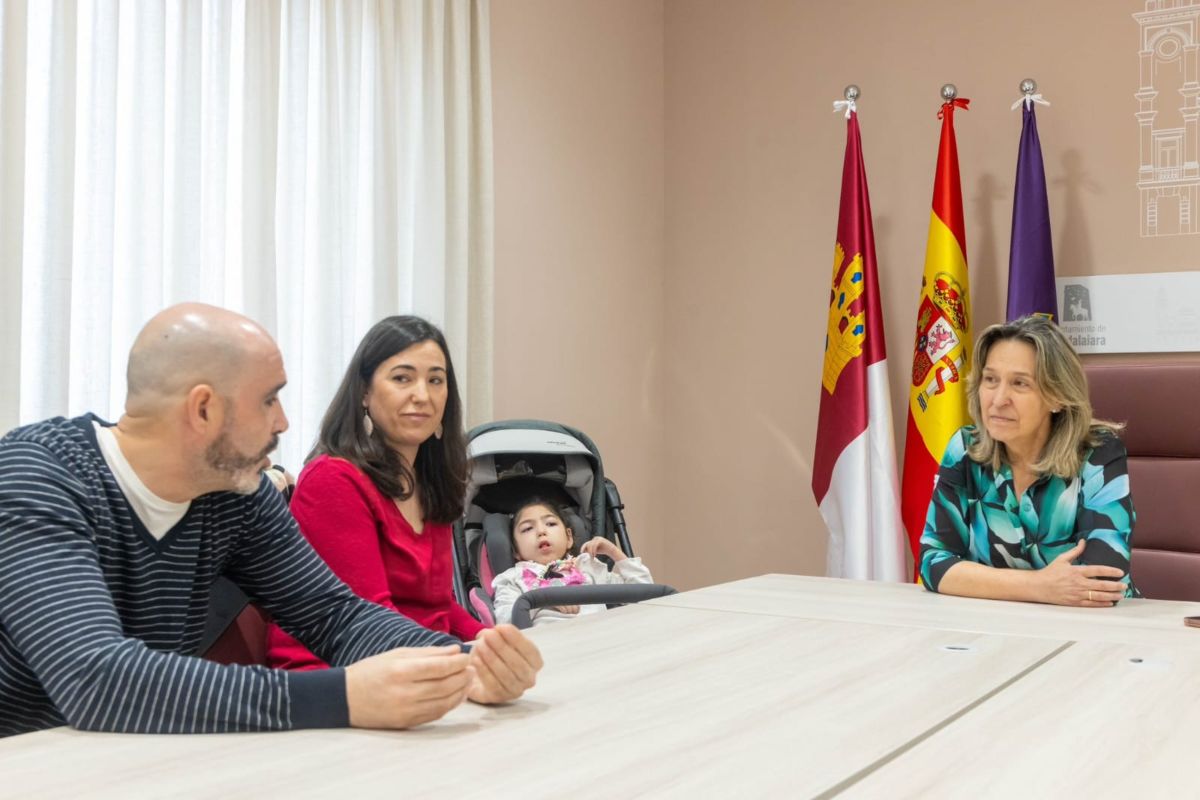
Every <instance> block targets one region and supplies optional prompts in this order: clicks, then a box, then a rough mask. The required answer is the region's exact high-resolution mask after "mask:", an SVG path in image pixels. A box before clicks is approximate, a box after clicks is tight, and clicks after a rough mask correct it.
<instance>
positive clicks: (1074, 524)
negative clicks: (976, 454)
mask: <svg viewBox="0 0 1200 800" xmlns="http://www.w3.org/2000/svg"><path fill="white" fill-rule="evenodd" d="M974 436H975V428H974V427H972V426H967V427H965V428H960V429H959V430H958V432H957V433H955V434H954V436H953V437H951V439H950V443H949V444H948V445H946V453H945V455H944V456H942V465H941V468H940V469H939V470H938V475H937V482H936V483H935V484H934V488H933V497H932V499H931V500H930V502H929V513H928V515H927V516H926V517H925V531H924V532H923V533H922V535H921V563H920V574H921V581H922V582H923V583H924V584H925V588H927V589H929V590H930V591H933V592H936V591H937V590H938V584H939V583H940V582H941V580H942V576H943V575H945V574H946V570H948V569H950V568H951V567H953V566H954V565H955V564H957V563H958V562H960V561H964V560H965V561H973V562H975V563H977V564H985V565H987V566H990V567H1011V568H1014V569H1041V568H1042V567H1044V566H1046V565H1047V564H1049V563H1050V562H1051V561H1053V560H1054V559H1055V557H1056V556H1058V555H1060V554H1062V553H1064V552H1066V551H1068V550H1070V549H1071V548H1072V547H1074V546H1075V544H1076V543H1077V542H1078V541H1079V540H1080V539H1085V540H1087V544H1086V545H1085V546H1084V551H1083V557H1082V558H1080V559H1079V560H1078V562H1076V563H1079V564H1102V565H1105V566H1112V567H1117V568H1118V569H1120V570H1121V571H1122V572H1123V573H1125V577H1124V578H1122V580H1123V581H1125V582H1128V584H1129V588H1128V589H1127V590H1126V592H1125V596H1126V597H1136V596H1138V593H1137V590H1136V589H1135V588H1134V586H1133V582H1132V581H1131V580H1130V579H1129V553H1130V551H1129V548H1130V544H1129V542H1130V535H1131V534H1132V532H1133V524H1134V520H1135V519H1136V516H1137V515H1136V514H1135V513H1134V510H1133V499H1132V498H1131V497H1130V494H1129V474H1128V471H1127V469H1126V463H1125V462H1126V457H1125V445H1124V444H1122V443H1121V440H1120V439H1118V438H1117V437H1115V436H1106V437H1105V438H1104V441H1102V442H1101V443H1100V444H1099V445H1098V446H1097V447H1096V448H1095V449H1093V450H1092V451H1091V452H1090V453H1088V454H1087V456H1086V457H1085V458H1084V460H1083V464H1082V466H1081V468H1080V474H1079V475H1078V476H1077V477H1075V478H1073V479H1071V480H1070V481H1066V480H1063V479H1062V478H1059V477H1056V476H1043V477H1041V478H1039V479H1038V480H1037V481H1035V482H1034V483H1033V485H1032V486H1030V487H1029V488H1028V489H1026V490H1025V494H1024V495H1023V496H1022V497H1021V498H1020V499H1017V493H1016V489H1015V488H1014V486H1013V477H1012V469H1011V468H1010V467H1009V466H1008V465H1007V464H1005V465H1003V466H1002V467H1001V469H1000V471H999V473H996V472H995V471H993V470H992V467H991V465H990V464H976V463H975V462H974V461H972V460H971V458H970V457H969V456H968V455H967V447H968V445H969V444H970V442H971V441H973V439H974Z"/></svg>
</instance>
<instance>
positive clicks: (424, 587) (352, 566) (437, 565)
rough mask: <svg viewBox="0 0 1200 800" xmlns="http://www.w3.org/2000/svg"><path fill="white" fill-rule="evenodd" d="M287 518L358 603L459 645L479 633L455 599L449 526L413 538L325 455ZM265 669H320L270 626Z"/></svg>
mask: <svg viewBox="0 0 1200 800" xmlns="http://www.w3.org/2000/svg"><path fill="white" fill-rule="evenodd" d="M292 514H293V515H295V517H296V521H297V522H299V523H300V530H301V531H302V532H303V533H304V536H305V538H307V539H308V541H309V542H310V543H311V544H312V546H313V548H314V549H315V550H316V551H317V553H318V554H319V555H320V556H321V558H323V559H325V562H326V563H327V564H329V566H330V568H331V569H332V570H333V571H334V573H335V574H337V576H338V577H339V578H341V579H342V580H343V581H345V582H346V583H347V584H348V585H349V586H350V588H351V589H353V590H354V592H355V594H357V595H358V596H359V597H363V598H365V599H367V600H370V601H371V602H372V603H377V604H379V605H381V606H385V607H387V608H391V609H394V610H396V611H399V612H400V613H401V614H403V615H404V616H406V617H408V618H409V619H412V620H415V621H416V622H418V623H420V624H421V625H424V626H425V627H426V628H429V629H431V630H435V631H441V632H443V633H449V634H451V635H452V636H457V637H458V638H460V639H463V640H470V639H474V638H475V636H476V635H477V634H478V633H479V631H481V630H482V629H483V628H484V627H486V626H484V625H483V623H481V622H479V621H478V620H477V619H475V618H474V617H472V616H471V614H470V613H468V612H467V611H466V610H465V609H464V608H463V607H462V606H460V605H459V604H458V603H457V602H455V600H454V588H453V578H452V575H451V570H452V569H453V564H454V555H453V552H452V550H451V530H450V527H451V526H450V525H449V524H447V523H438V522H428V521H427V522H426V523H425V526H424V529H423V530H422V531H421V533H419V534H418V533H415V532H414V531H413V529H412V526H411V525H409V524H408V520H406V519H405V518H404V515H403V514H401V513H400V509H399V508H397V507H396V504H395V503H394V502H393V501H392V499H391V498H390V497H388V496H386V495H384V494H383V493H382V492H380V491H379V489H377V488H376V487H375V484H373V483H372V482H371V479H370V478H368V477H367V476H366V475H364V474H363V473H362V472H360V471H359V469H358V468H357V467H355V466H354V465H353V464H351V463H350V462H348V461H344V460H343V459H340V458H331V457H330V456H319V457H317V458H314V459H313V460H312V461H310V462H309V463H308V465H306V466H305V467H304V470H303V471H302V472H301V473H300V477H299V479H298V480H297V482H296V493H295V494H294V495H293V496H292ZM267 664H268V665H269V666H272V667H282V668H284V669H321V668H323V667H325V666H327V665H326V664H325V662H323V661H321V660H320V659H319V658H317V657H316V656H315V655H313V654H312V653H310V652H309V651H308V650H307V649H305V647H304V646H303V645H302V644H300V643H299V642H298V641H296V640H295V639H293V638H292V637H291V636H289V635H287V634H286V633H284V632H283V630H282V629H280V628H279V627H278V626H276V625H271V626H270V628H269V630H268V632H267Z"/></svg>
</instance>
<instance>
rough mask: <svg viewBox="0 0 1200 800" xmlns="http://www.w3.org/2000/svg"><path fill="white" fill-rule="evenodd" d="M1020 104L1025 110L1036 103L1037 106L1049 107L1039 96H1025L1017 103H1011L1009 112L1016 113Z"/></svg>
mask: <svg viewBox="0 0 1200 800" xmlns="http://www.w3.org/2000/svg"><path fill="white" fill-rule="evenodd" d="M1021 103H1024V104H1025V107H1026V108H1030V107H1031V106H1032V105H1033V104H1034V103H1037V104H1038V105H1039V106H1048V105H1050V101H1049V100H1043V99H1042V96H1041V95H1040V94H1027V95H1025V96H1024V97H1022V98H1021V99H1020V100H1018V101H1017V102H1015V103H1013V104H1012V108H1010V109H1009V111H1016V110H1017V106H1019V105H1021Z"/></svg>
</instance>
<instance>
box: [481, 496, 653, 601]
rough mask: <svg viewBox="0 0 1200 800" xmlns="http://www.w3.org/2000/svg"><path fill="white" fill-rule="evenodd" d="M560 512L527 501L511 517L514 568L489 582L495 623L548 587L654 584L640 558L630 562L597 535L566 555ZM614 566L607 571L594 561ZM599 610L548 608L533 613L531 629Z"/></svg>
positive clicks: (567, 537)
mask: <svg viewBox="0 0 1200 800" xmlns="http://www.w3.org/2000/svg"><path fill="white" fill-rule="evenodd" d="M564 516H565V515H564V513H563V511H562V510H561V509H560V508H558V506H556V505H555V504H554V503H553V502H551V501H549V500H546V499H544V498H541V497H533V498H530V499H529V500H527V501H526V502H525V504H524V505H522V506H521V507H520V508H519V509H518V510H517V513H516V514H514V515H513V527H512V545H513V552H514V553H516V555H517V558H519V559H520V560H519V561H517V563H516V565H515V566H513V567H512V568H511V569H507V570H505V571H504V572H502V573H500V574H499V575H497V576H496V578H495V580H493V581H492V608H493V613H494V614H495V616H496V623H497V624H500V623H505V622H510V621H511V620H512V609H513V604H514V603H516V601H517V598H518V597H520V596H521V595H522V594H524V593H525V592H528V591H532V590H534V589H542V588H545V587H547V586H580V585H584V584H599V585H607V584H619V583H653V579H652V578H651V577H650V570H648V569H647V568H646V567H645V566H644V565H643V564H642V560H641V559H640V558H630V557H629V556H626V555H625V553H624V552H623V551H622V550H621V548H620V547H618V546H617V545H616V544H614V543H612V542H610V541H609V540H608V539H605V538H603V537H601V536H596V537H593V538H591V539H589V540H588V541H587V542H585V543H584V545H583V546H582V547H581V548H580V552H579V555H578V556H574V557H572V556H571V552H572V550H573V548H574V545H575V537H574V534H573V532H572V531H571V529H570V528H569V527H567V524H566V522H565V521H564ZM601 555H603V556H606V557H608V558H609V559H610V560H611V561H612V562H613V569H612V571H611V572H610V571H609V570H608V567H607V566H605V565H604V562H602V561H600V560H599V559H598V558H597V556H601ZM603 610H604V606H603V605H584V606H578V605H569V606H550V607H547V608H540V609H536V610H534V611H533V614H532V617H533V624H534V625H540V624H542V623H545V622H551V621H556V620H564V619H571V618H572V617H575V616H577V615H580V614H592V613H595V612H597V611H603Z"/></svg>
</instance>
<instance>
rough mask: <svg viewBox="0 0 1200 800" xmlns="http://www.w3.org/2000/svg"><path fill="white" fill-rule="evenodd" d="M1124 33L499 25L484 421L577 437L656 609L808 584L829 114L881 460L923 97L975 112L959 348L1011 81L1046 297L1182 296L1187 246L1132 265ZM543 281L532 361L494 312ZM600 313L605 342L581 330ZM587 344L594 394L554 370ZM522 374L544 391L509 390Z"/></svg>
mask: <svg viewBox="0 0 1200 800" xmlns="http://www.w3.org/2000/svg"><path fill="white" fill-rule="evenodd" d="M1143 8H1144V4H1143V3H1140V2H1117V1H1116V0H1105V2H1103V3H1095V2H1090V1H1089V0H1059V1H1058V2H1054V3H1044V2H1035V1H1034V0H1013V1H1012V2H1009V3H1003V4H998V3H995V2H992V1H991V0H963V1H962V2H959V3H955V4H945V3H929V2H915V0H910V1H909V2H894V3H878V2H873V1H872V2H868V1H867V0H859V1H857V2H855V1H854V0H843V1H842V2H838V3H817V2H802V1H801V0H795V2H765V1H763V0H758V1H753V0H746V1H744V2H738V3H729V2H722V1H721V0H667V2H666V3H665V4H661V3H658V2H618V3H613V2H605V1H604V0H592V1H589V2H583V1H582V0H580V1H577V2H526V0H503V2H498V3H494V4H493V6H492V26H493V59H494V67H493V68H494V78H495V95H494V106H495V115H496V148H495V158H496V172H497V194H496V218H497V237H496V238H497V253H496V264H497V267H496V268H497V341H496V352H497V359H496V374H497V376H498V381H497V387H496V397H497V408H498V410H500V409H503V413H511V414H526V413H529V414H545V415H548V416H551V417H561V418H565V419H571V418H575V419H577V421H579V424H580V425H582V426H583V427H584V428H585V430H588V432H589V433H591V434H592V435H593V436H595V437H596V438H597V440H598V441H599V443H600V445H601V447H602V449H603V450H604V452H605V455H606V457H607V458H608V459H609V461H610V463H611V464H612V470H611V471H612V474H613V475H614V476H616V477H617V478H618V479H619V481H620V484H621V486H622V488H623V489H624V490H625V492H626V494H627V495H629V496H630V498H631V501H632V499H633V498H635V497H636V498H637V503H636V505H634V503H633V502H631V508H630V519H631V523H632V524H633V530H634V533H635V540H636V541H638V542H639V543H641V542H642V541H651V542H653V548H652V549H647V553H646V554H647V556H648V560H649V559H650V558H653V559H655V560H654V561H651V566H652V567H654V568H655V573H656V574H658V575H661V576H662V577H663V579H664V580H668V581H669V582H673V583H675V584H676V585H678V586H680V587H682V588H686V587H691V586H696V585H700V584H706V583H712V582H716V581H721V580H729V579H733V578H737V577H742V576H746V575H751V574H757V573H761V572H765V571H784V572H803V573H815V574H819V573H821V572H823V570H824V551H825V532H824V527H823V525H822V523H821V520H820V517H819V515H818V513H817V510H816V507H815V504H814V502H813V499H812V495H811V490H810V489H809V481H810V478H811V473H810V466H809V465H810V463H811V457H812V447H813V441H814V437H815V424H816V409H817V400H818V375H819V373H820V363H821V358H822V343H823V336H824V326H825V316H826V308H827V292H828V288H827V282H828V280H829V273H830V268H831V264H832V258H831V256H832V249H833V236H834V231H835V227H836V216H837V191H838V189H839V185H840V183H839V181H840V170H841V161H842V150H843V146H844V136H845V126H844V122H843V121H842V120H841V118H840V117H836V116H834V115H833V114H832V113H831V106H830V102H831V101H832V100H834V99H838V98H840V96H841V90H842V87H843V86H844V85H845V84H847V83H850V82H855V83H858V84H860V85H861V86H862V89H863V97H862V100H861V103H860V119H861V123H862V127H863V138H864V154H865V158H866V162H867V171H868V175H869V179H870V189H871V199H872V205H873V210H874V218H875V229H876V237H877V247H878V260H879V264H880V270H881V275H880V283H881V286H882V290H883V305H884V312H885V315H886V321H887V336H888V341H889V344H890V345H891V348H890V350H891V355H892V359H891V362H890V366H891V375H892V386H893V406H894V411H895V416H896V421H897V429H898V431H899V432H900V435H901V437H902V435H903V421H904V413H905V403H906V402H907V395H906V389H905V383H904V381H905V374H906V372H907V369H908V363H909V361H910V359H911V356H910V353H911V350H910V348H911V344H912V342H911V330H912V327H913V323H914V319H915V303H916V297H917V289H918V284H919V281H920V273H921V268H922V264H923V258H924V247H925V234H926V230H927V226H928V222H929V205H930V197H931V194H932V182H933V164H934V156H935V154H936V149H937V136H938V126H939V122H938V120H937V116H936V114H937V109H938V104H939V99H938V94H937V92H938V87H939V86H940V85H941V84H942V83H944V82H946V81H953V82H954V83H956V84H957V85H958V86H959V89H960V91H961V94H962V95H963V96H965V97H969V98H971V100H972V103H971V106H972V107H971V110H970V111H968V112H960V113H959V114H958V115H957V118H956V120H957V130H958V135H959V138H958V144H959V154H960V158H961V164H962V179H963V195H964V203H965V212H966V227H967V251H968V258H969V262H970V271H971V284H972V286H971V288H972V293H973V296H974V312H975V325H976V328H977V329H979V328H980V327H981V326H983V325H986V324H989V323H991V322H994V321H996V320H997V319H998V318H999V317H1000V315H1001V314H1002V313H1003V306H1004V291H1005V287H1006V274H1007V259H1008V230H1009V225H1010V215H1011V211H1012V176H1013V171H1014V166H1015V157H1016V147H1017V137H1018V134H1019V131H1020V116H1019V114H1018V113H1017V112H1010V111H1009V105H1010V103H1011V102H1012V101H1013V100H1015V99H1016V97H1017V95H1018V91H1017V88H1016V87H1017V84H1018V82H1019V81H1020V79H1021V78H1023V77H1026V76H1032V77H1034V78H1036V79H1037V80H1038V82H1039V84H1040V87H1041V91H1042V92H1043V93H1044V94H1045V95H1046V97H1047V98H1048V99H1049V100H1050V101H1051V102H1052V103H1053V105H1052V106H1051V107H1050V108H1040V109H1039V111H1038V115H1039V120H1038V121H1039V128H1040V132H1041V137H1042V144H1043V149H1044V154H1045V160H1046V168H1047V178H1048V180H1049V182H1050V204H1051V217H1052V225H1053V228H1054V242H1055V253H1056V257H1057V259H1058V273H1059V274H1060V275H1075V274H1091V273H1119V272H1138V271H1142V272H1154V271H1169V270H1178V269H1198V268H1200V237H1197V236H1190V237H1178V236H1177V237H1170V238H1159V239H1142V238H1140V237H1139V235H1138V198H1137V193H1136V191H1135V189H1134V182H1135V180H1136V172H1137V165H1138V159H1139V154H1138V131H1137V126H1136V121H1135V118H1134V112H1135V111H1136V103H1135V101H1134V99H1133V93H1134V92H1135V91H1136V90H1137V86H1138V59H1137V49H1138V46H1139V45H1138V41H1139V40H1138V27H1137V24H1136V22H1135V21H1134V19H1133V18H1132V14H1133V13H1134V12H1137V11H1140V10H1142V9H1143ZM656 37H657V38H656ZM656 91H657V92H659V94H658V95H655V94H654V93H655V92H656ZM514 106H515V107H514ZM564 140H565V141H564ZM654 169H660V170H661V172H660V173H659V175H660V177H661V183H659V184H657V185H656V184H655V180H656V178H655V176H654V175H652V174H650V171H652V170H654ZM664 209H665V215H664ZM653 229H658V230H659V231H660V232H661V235H662V238H661V239H660V240H659V241H657V242H656V241H655V240H654V235H655V233H654V230H653ZM568 272H571V273H574V274H573V275H572V276H570V277H566V275H567V273H568ZM549 275H555V276H560V275H561V276H563V277H561V279H556V280H555V281H554V284H553V287H552V289H551V290H550V292H549V294H547V295H545V296H544V299H545V301H546V302H547V303H548V304H550V305H553V306H555V308H554V309H553V317H552V318H553V319H554V320H555V321H556V322H558V323H560V324H561V328H560V329H558V330H556V331H555V332H554V334H553V337H552V338H551V337H548V336H546V335H544V334H537V333H534V332H532V331H529V330H527V329H526V328H525V327H524V326H525V323H524V322H523V321H522V320H523V319H524V318H523V317H522V316H521V315H522V311H521V307H519V306H520V304H521V303H525V304H528V303H529V300H528V296H527V295H525V294H523V292H524V291H525V290H526V289H527V288H528V287H531V286H533V287H538V286H543V285H544V284H545V283H546V280H547V276H549ZM522 298H524V299H522ZM655 303H657V305H655ZM598 306H599V307H604V308H606V309H608V310H609V311H615V312H616V313H618V314H621V315H622V316H623V317H624V318H625V320H626V322H625V324H623V325H620V326H615V328H614V327H613V326H609V327H608V328H607V329H605V328H603V327H601V326H600V325H599V323H598V322H597V321H596V317H595V316H594V315H591V314H589V313H588V312H587V309H589V308H594V307H598ZM659 319H661V320H662V323H663V324H662V325H661V326H660V325H659V324H658V322H657V320H659ZM614 330H615V332H614ZM601 332H604V333H605V334H606V335H607V336H608V339H607V345H606V346H605V347H600V346H599V345H593V346H594V347H595V348H596V352H598V353H600V355H599V356H598V358H599V359H600V361H601V362H602V363H603V364H604V365H607V366H608V367H609V368H610V369H611V370H612V371H611V372H607V373H599V372H595V371H593V370H591V369H589V368H588V365H586V364H584V363H582V362H580V361H579V360H568V358H567V354H568V353H572V352H575V350H573V349H572V346H573V344H574V345H575V346H586V345H584V344H583V343H587V342H592V341H593V340H594V339H596V338H598V337H599V336H600V335H601ZM535 356H537V357H541V356H545V357H547V358H551V359H556V360H552V361H551V362H550V363H558V364H561V374H562V376H563V377H564V379H566V378H569V380H565V381H564V384H562V385H559V386H557V387H554V388H552V389H543V388H541V387H536V386H532V385H528V384H522V383H521V382H520V381H519V376H518V375H517V374H516V373H517V370H518V369H519V366H520V365H521V364H524V363H528V360H529V359H531V358H532V357H535ZM631 395H632V396H635V397H637V398H638V401H637V402H633V401H631V400H630V396H631ZM606 404H607V405H606ZM897 445H898V447H902V446H903V441H902V439H901V440H900V441H898V442H897ZM659 475H661V476H662V477H661V478H658V477H656V476H659ZM668 509H669V511H670V513H669V516H668V513H667V510H668ZM718 520H719V522H718ZM660 557H661V559H662V561H661V562H659V561H658V559H659V558H660Z"/></svg>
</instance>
